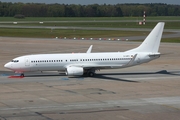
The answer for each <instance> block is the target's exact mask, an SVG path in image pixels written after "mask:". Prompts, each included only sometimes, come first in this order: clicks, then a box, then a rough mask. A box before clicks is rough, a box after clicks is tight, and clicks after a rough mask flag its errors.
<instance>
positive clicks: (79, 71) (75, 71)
mask: <svg viewBox="0 0 180 120" xmlns="http://www.w3.org/2000/svg"><path fill="white" fill-rule="evenodd" d="M65 73H66V75H67V76H81V75H83V73H84V70H83V68H82V67H75V66H73V67H72V66H70V67H67V69H66V72H65Z"/></svg>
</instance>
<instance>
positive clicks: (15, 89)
mask: <svg viewBox="0 0 180 120" xmlns="http://www.w3.org/2000/svg"><path fill="white" fill-rule="evenodd" d="M0 42H1V44H0V59H1V61H0V120H24V119H26V120H32V119H33V120H92V119H93V120H118V119H120V120H160V119H163V120H179V118H180V69H179V68H180V62H179V60H180V52H179V46H180V44H179V43H161V45H160V50H159V51H160V52H161V53H162V56H161V57H160V58H159V59H157V60H154V61H151V62H149V63H146V64H142V65H139V66H135V67H130V68H125V69H112V70H101V71H97V72H96V76H95V77H68V76H65V74H64V73H58V72H43V73H41V72H31V73H25V77H24V78H9V76H11V75H13V74H14V73H13V72H11V71H8V70H6V69H5V68H3V65H4V64H5V63H6V62H8V61H10V60H11V59H13V58H15V57H18V56H21V55H26V54H37V53H67V52H70V53H71V52H73V53H77V52H81V53H82V52H86V51H87V49H88V47H89V46H90V45H94V46H93V50H92V52H116V51H121V52H122V51H126V50H129V49H132V48H134V47H137V46H138V45H139V44H141V43H140V42H129V41H99V40H68V39H67V40H62V39H61V40H59V39H45V40H43V39H33V38H11V37H10V38H9V37H1V38H0Z"/></svg>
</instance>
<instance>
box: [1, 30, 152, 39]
mask: <svg viewBox="0 0 180 120" xmlns="http://www.w3.org/2000/svg"><path fill="white" fill-rule="evenodd" d="M148 33H149V32H140V31H134V32H132V31H97V30H60V29H54V30H53V31H51V29H16V28H3V29H0V36H11V37H30V38H52V37H53V38H54V37H68V38H73V37H77V38H78V37H87V38H91V37H94V38H99V37H101V38H103V37H123V36H141V35H147V34H148Z"/></svg>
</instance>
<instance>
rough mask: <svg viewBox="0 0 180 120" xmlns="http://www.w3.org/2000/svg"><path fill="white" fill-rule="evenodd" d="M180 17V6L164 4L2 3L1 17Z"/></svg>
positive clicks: (0, 3)
mask: <svg viewBox="0 0 180 120" xmlns="http://www.w3.org/2000/svg"><path fill="white" fill-rule="evenodd" d="M143 11H146V15H147V16H180V5H170V4H162V3H149V4H115V5H110V4H102V5H99V4H90V5H80V4H78V5H76V4H43V3H20V2H19V3H11V2H0V16H1V17H13V16H15V15H17V14H21V15H24V16H26V17H123V16H125V17H128V16H142V15H143Z"/></svg>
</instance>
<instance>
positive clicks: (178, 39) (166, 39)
mask: <svg viewBox="0 0 180 120" xmlns="http://www.w3.org/2000/svg"><path fill="white" fill-rule="evenodd" d="M133 41H134V40H133ZM134 42H143V40H135V41H134ZM161 42H167V43H180V38H162V40H161Z"/></svg>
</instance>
